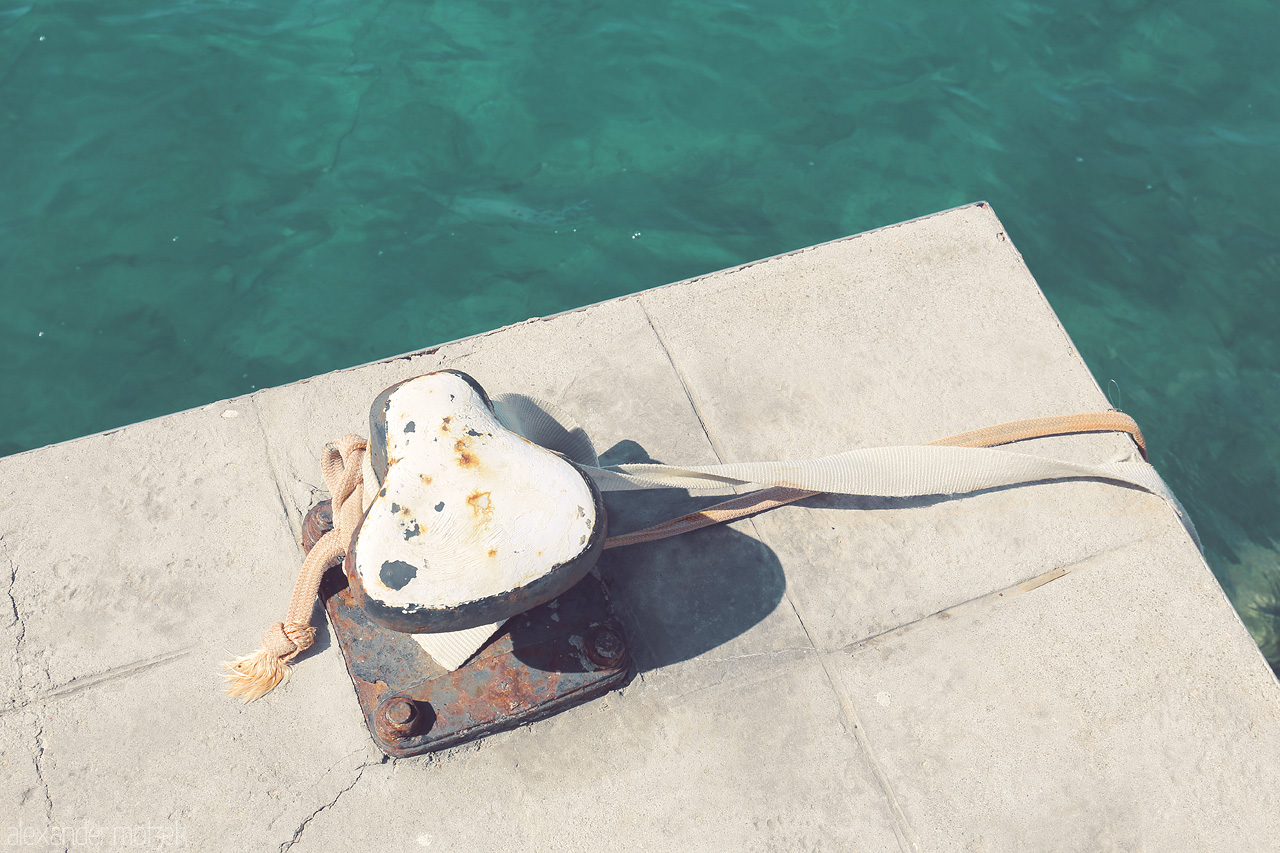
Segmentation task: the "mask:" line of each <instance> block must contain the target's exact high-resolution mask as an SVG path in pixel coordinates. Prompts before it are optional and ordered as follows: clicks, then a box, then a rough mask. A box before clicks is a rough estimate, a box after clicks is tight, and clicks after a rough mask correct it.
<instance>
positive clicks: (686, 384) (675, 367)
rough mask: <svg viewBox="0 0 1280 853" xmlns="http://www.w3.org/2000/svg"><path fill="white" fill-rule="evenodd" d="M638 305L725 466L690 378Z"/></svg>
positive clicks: (638, 301) (715, 452) (641, 301)
mask: <svg viewBox="0 0 1280 853" xmlns="http://www.w3.org/2000/svg"><path fill="white" fill-rule="evenodd" d="M636 304H637V305H639V306H640V313H641V314H643V315H644V320H645V322H646V323H648V324H649V329H650V331H652V332H653V336H654V337H655V338H657V339H658V346H660V347H662V354H663V355H665V356H666V357H667V363H668V364H670V365H671V370H672V371H674V372H675V375H676V379H678V380H679V381H680V390H682V391H684V396H685V399H686V400H688V401H689V407H690V408H692V409H693V416H694V417H695V418H697V419H698V426H700V427H702V434H703V435H705V436H706V437H707V444H709V445H711V452H712V453H713V454H715V457H716V461H717V462H719V463H720V464H721V465H723V464H724V454H723V453H721V452H720V446H719V444H718V442H716V440H715V438H713V437H712V435H711V430H709V429H707V419H706V418H704V417H703V416H702V409H701V407H699V406H698V401H697V400H696V399H694V396H693V389H692V388H690V387H689V378H688V377H687V376H685V375H684V371H683V370H681V369H680V365H679V364H677V363H676V359H675V356H674V355H672V354H671V348H670V347H669V346H667V342H666V340H665V339H663V337H662V333H661V332H659V331H658V327H657V326H656V325H655V324H654V322H653V317H651V316H650V315H649V309H647V308H645V307H644V300H643V299H639V300H636ZM735 491H739V490H735Z"/></svg>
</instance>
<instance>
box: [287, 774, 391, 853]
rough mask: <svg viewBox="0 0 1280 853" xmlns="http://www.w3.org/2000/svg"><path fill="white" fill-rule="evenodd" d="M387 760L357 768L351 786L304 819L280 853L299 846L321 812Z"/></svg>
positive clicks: (332, 805) (330, 806) (329, 807)
mask: <svg viewBox="0 0 1280 853" xmlns="http://www.w3.org/2000/svg"><path fill="white" fill-rule="evenodd" d="M386 760H387V759H386V758H385V757H383V758H382V759H381V760H380V761H366V762H365V763H363V764H361V765H360V766H359V767H357V768H356V778H354V779H352V780H351V782H350V784H348V785H347V786H346V787H345V788H343V789H342V790H340V791H338V793H336V794H334V795H333V799H332V800H330V801H329V802H327V803H324V804H323V805H321V806H320V807H319V808H318V809H316V810H315V811H313V812H312V813H311V814H309V815H307V816H306V817H305V818H303V821H302V823H300V824H298V828H297V829H295V830H294V831H293V837H292V838H290V839H289V840H288V841H286V842H284V843H283V844H281V845H280V853H285V851H286V850H288V849H289V848H290V847H292V846H293V845H295V844H297V843H298V839H300V838H302V833H303V831H304V830H306V828H307V826H308V825H309V824H310V823H311V821H313V820H315V819H316V818H317V817H318V816H319V815H320V813H321V812H325V811H328V810H329V809H331V808H333V807H334V806H335V805H336V804H337V802H338V800H340V799H342V795H343V794H345V793H346V792H347V791H350V790H351V789H352V788H354V787H355V786H356V784H357V783H358V782H359V781H360V779H361V778H362V777H363V776H364V771H365V770H367V769H368V768H370V767H373V766H375V765H380V764H384V763H386Z"/></svg>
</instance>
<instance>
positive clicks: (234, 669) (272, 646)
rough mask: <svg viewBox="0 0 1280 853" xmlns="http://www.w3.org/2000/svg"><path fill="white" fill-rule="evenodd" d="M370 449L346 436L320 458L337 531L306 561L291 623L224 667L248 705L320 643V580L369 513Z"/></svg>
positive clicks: (230, 689)
mask: <svg viewBox="0 0 1280 853" xmlns="http://www.w3.org/2000/svg"><path fill="white" fill-rule="evenodd" d="M365 449H366V443H365V440H364V439H363V438H361V437H360V436H358V435H346V436H343V437H342V438H341V439H339V440H338V441H334V442H330V443H329V444H326V445H325V448H324V452H323V453H322V454H321V456H320V472H321V474H322V475H323V476H324V484H325V486H326V487H327V488H328V489H329V494H330V495H332V497H333V524H334V527H333V529H332V530H330V531H329V532H328V533H326V534H325V535H324V536H322V537H320V540H319V541H318V542H316V544H315V545H314V546H313V547H312V548H311V551H310V552H308V554H307V558H306V559H305V560H304V561H303V563H302V570H301V571H300V572H299V573H298V580H297V582H296V583H295V584H294V586H293V597H292V598H290V599H289V611H288V613H287V614H286V615H285V620H284V621H283V622H277V623H275V624H274V625H272V626H271V627H270V628H268V629H267V633H266V634H264V635H263V637H262V648H261V649H259V650H258V651H256V652H254V653H253V654H249V655H244V656H243V657H239V658H236V659H235V660H233V661H228V662H227V663H225V664H223V665H224V666H225V667H226V668H227V670H228V672H227V675H226V678H227V681H228V682H229V683H228V684H227V695H228V696H234V697H236V698H238V699H243V700H244V701H245V702H250V701H252V700H254V699H258V698H260V697H262V696H265V695H266V694H267V693H269V692H271V690H272V689H273V688H274V687H275V686H276V685H278V684H280V683H281V682H282V681H287V680H288V679H289V672H290V670H291V668H292V667H291V666H290V663H289V662H290V661H292V660H293V659H294V658H295V657H296V656H297V655H299V654H300V653H302V652H304V651H306V650H307V649H309V648H311V644H312V643H314V642H315V636H316V629H315V628H313V627H311V613H312V610H314V609H315V601H316V595H317V593H319V591H320V579H321V578H323V577H324V573H325V570H326V569H328V568H329V567H330V566H332V565H333V564H334V563H336V562H337V561H338V560H340V559H342V558H343V557H345V556H346V554H347V546H348V545H349V544H350V543H351V533H352V531H353V530H355V529H356V525H357V524H359V523H360V517H361V515H362V514H363V513H362V504H363V499H364V486H363V477H362V476H361V472H360V468H361V463H362V461H363V458H364V453H365Z"/></svg>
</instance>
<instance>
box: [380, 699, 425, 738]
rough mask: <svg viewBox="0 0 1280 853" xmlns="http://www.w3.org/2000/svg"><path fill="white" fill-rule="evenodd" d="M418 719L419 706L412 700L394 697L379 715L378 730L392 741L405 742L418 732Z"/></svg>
mask: <svg viewBox="0 0 1280 853" xmlns="http://www.w3.org/2000/svg"><path fill="white" fill-rule="evenodd" d="M418 718H419V715H418V706H417V705H416V704H415V703H414V701H413V700H412V699H409V698H406V697H404V696H393V697H391V698H390V699H388V700H387V702H386V704H384V705H383V706H382V710H381V711H380V712H379V714H378V723H379V725H378V728H379V729H381V734H383V735H385V736H386V737H387V738H389V739H391V740H404V739H405V738H407V737H412V736H413V734H414V733H415V732H416V731H417V728H418Z"/></svg>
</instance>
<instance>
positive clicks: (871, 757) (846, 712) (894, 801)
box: [818, 653, 921, 853]
mask: <svg viewBox="0 0 1280 853" xmlns="http://www.w3.org/2000/svg"><path fill="white" fill-rule="evenodd" d="M818 662H819V663H821V664H822V671H823V673H825V674H826V676H827V683H828V684H829V685H830V686H831V690H832V692H833V693H835V694H836V701H837V702H839V703H840V713H841V714H842V715H843V716H844V718H845V722H846V723H848V725H849V727H850V729H851V732H850V733H851V734H852V735H853V739H854V740H855V741H857V744H858V749H859V750H860V751H861V752H862V754H863V755H864V756H866V759H867V764H868V765H869V766H870V767H871V772H872V774H873V775H874V776H875V777H876V782H877V783H878V784H879V785H880V790H881V791H882V792H883V793H884V796H885V800H887V801H888V804H889V811H890V812H892V814H893V829H894V834H895V835H897V836H898V845H899V846H900V847H901V848H902V849H903V851H904V853H921V851H920V840H919V839H918V838H917V837H916V833H915V830H913V829H912V828H911V824H910V823H909V822H908V821H907V814H906V812H904V811H903V810H902V804H901V803H899V802H898V795H897V793H896V792H895V791H894V789H893V785H892V784H891V783H890V782H889V777H888V775H887V774H885V772H884V768H883V767H881V766H880V761H879V760H878V759H877V758H876V754H875V752H874V751H873V750H872V749H871V741H870V740H869V739H868V738H867V732H866V729H864V728H863V727H862V720H861V718H859V717H858V710H857V708H855V707H854V705H853V700H851V699H850V698H849V691H848V690H846V689H845V687H844V684H843V682H841V681H840V677H839V675H837V674H836V673H834V672H832V671H831V668H830V667H829V666H827V655H826V654H825V653H824V654H819V655H818Z"/></svg>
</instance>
